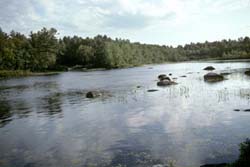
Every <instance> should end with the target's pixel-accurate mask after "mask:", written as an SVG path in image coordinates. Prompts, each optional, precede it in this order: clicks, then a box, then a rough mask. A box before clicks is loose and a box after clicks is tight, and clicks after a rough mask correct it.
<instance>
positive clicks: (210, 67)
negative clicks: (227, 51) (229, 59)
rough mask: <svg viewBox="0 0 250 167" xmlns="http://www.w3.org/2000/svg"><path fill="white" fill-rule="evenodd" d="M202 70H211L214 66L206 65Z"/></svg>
mask: <svg viewBox="0 0 250 167" xmlns="http://www.w3.org/2000/svg"><path fill="white" fill-rule="evenodd" d="M203 70H208V71H213V70H215V68H214V67H213V66H207V67H206V68H204V69H203Z"/></svg>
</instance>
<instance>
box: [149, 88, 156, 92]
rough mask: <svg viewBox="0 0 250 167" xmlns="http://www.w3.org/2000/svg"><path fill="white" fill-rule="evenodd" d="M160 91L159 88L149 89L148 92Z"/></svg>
mask: <svg viewBox="0 0 250 167" xmlns="http://www.w3.org/2000/svg"><path fill="white" fill-rule="evenodd" d="M157 91H159V90H158V89H149V90H148V92H157Z"/></svg>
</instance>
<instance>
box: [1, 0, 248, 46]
mask: <svg viewBox="0 0 250 167" xmlns="http://www.w3.org/2000/svg"><path fill="white" fill-rule="evenodd" d="M0 27H1V28H2V29H3V30H4V31H6V32H9V31H10V30H12V29H13V30H15V31H19V32H22V33H25V34H29V32H30V31H31V30H34V31H36V30H39V29H41V28H42V27H47V28H50V27H54V28H56V29H57V30H58V31H59V33H60V36H63V35H70V36H72V35H79V36H82V37H87V36H89V37H93V36H95V35H97V34H106V35H108V36H110V37H112V38H116V37H118V38H125V39H130V40H131V41H139V42H142V43H151V44H166V45H175V46H176V45H178V44H185V43H190V42H204V41H205V40H208V41H214V40H221V39H228V38H231V39H237V38H238V37H243V36H250V0H0Z"/></svg>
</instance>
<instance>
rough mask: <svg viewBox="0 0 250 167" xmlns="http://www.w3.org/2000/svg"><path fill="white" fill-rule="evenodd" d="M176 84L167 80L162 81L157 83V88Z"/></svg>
mask: <svg viewBox="0 0 250 167" xmlns="http://www.w3.org/2000/svg"><path fill="white" fill-rule="evenodd" d="M176 84H177V83H176V82H174V81H169V80H162V81H159V82H157V86H170V85H176Z"/></svg>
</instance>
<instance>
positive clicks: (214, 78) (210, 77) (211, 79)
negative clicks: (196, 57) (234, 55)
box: [204, 72, 224, 82]
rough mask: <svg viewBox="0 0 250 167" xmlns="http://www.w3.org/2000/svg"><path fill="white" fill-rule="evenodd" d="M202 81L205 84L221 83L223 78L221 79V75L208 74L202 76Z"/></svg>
mask: <svg viewBox="0 0 250 167" xmlns="http://www.w3.org/2000/svg"><path fill="white" fill-rule="evenodd" d="M204 80H205V81H207V82H218V81H223V80H224V77H223V75H220V74H217V73H213V72H210V73H208V74H206V75H204Z"/></svg>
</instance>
